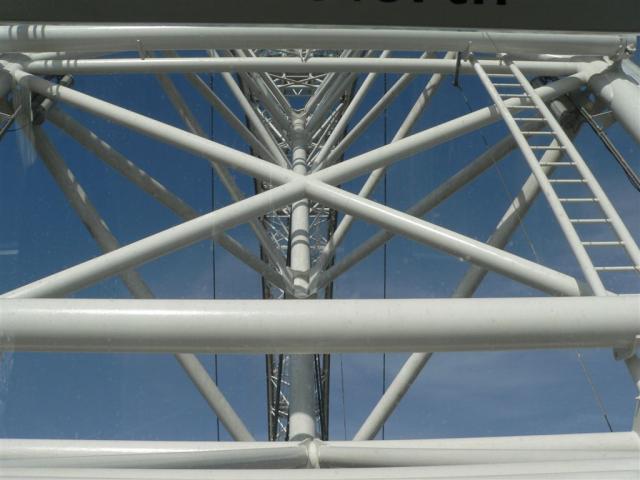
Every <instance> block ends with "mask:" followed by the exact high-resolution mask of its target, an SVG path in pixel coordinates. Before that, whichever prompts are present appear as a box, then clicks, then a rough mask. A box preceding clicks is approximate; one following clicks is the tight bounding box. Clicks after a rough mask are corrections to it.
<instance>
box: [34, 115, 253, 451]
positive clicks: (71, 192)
mask: <svg viewBox="0 0 640 480" xmlns="http://www.w3.org/2000/svg"><path fill="white" fill-rule="evenodd" d="M34 143H35V146H36V150H37V151H38V153H39V155H40V157H41V158H42V160H43V162H44V163H45V165H46V166H47V168H48V169H49V171H50V172H51V174H52V175H53V177H54V179H55V180H56V183H57V184H58V185H59V187H60V189H61V190H62V191H63V193H64V195H65V197H66V198H67V200H68V201H69V203H70V205H71V207H72V208H73V209H74V211H75V212H76V214H77V215H78V217H79V218H80V219H81V220H82V223H83V224H84V225H85V227H86V228H87V230H88V231H89V233H90V234H91V236H92V237H93V238H94V239H95V240H96V243H97V244H98V246H99V247H100V249H101V250H102V251H103V252H105V253H106V252H111V251H114V250H116V249H118V248H120V245H119V243H118V241H117V239H116V238H115V236H114V235H113V234H112V233H111V231H110V230H109V227H108V226H107V224H106V223H105V221H104V220H103V219H102V218H101V217H100V215H99V213H98V211H97V210H96V209H95V207H94V206H93V203H92V202H91V200H90V199H89V197H88V196H87V195H86V193H85V192H84V189H83V188H82V186H81V185H80V184H79V183H78V182H77V181H76V180H75V176H74V175H73V172H72V171H71V170H69V168H68V167H67V165H66V163H65V162H64V160H63V159H62V157H60V155H59V153H58V152H57V150H56V149H55V147H54V146H53V144H52V143H51V141H50V140H49V138H48V137H47V135H46V134H45V133H44V132H43V131H42V130H41V128H40V127H36V128H35V129H34ZM121 278H122V281H123V282H124V284H125V286H126V287H127V289H128V290H129V291H130V292H131V294H132V295H133V296H134V297H135V298H138V299H144V298H146V299H152V298H154V295H153V293H152V292H151V289H150V288H149V287H148V285H147V284H146V283H145V282H144V280H143V279H142V277H141V276H140V275H139V274H138V272H136V271H135V270H130V271H127V272H123V273H122V275H121ZM176 359H177V360H178V362H179V363H180V365H182V367H183V369H184V370H185V372H186V373H187V375H189V377H190V378H191V380H192V381H193V382H194V384H195V385H196V387H197V388H198V390H199V391H200V393H201V394H202V396H203V397H204V398H205V399H206V401H207V403H209V405H210V406H211V408H212V409H213V410H214V411H215V413H216V415H217V416H218V418H219V419H220V421H221V422H222V424H223V425H224V426H225V428H226V429H227V430H228V431H229V433H230V434H231V436H232V437H233V438H234V439H236V440H239V441H251V440H253V436H252V435H251V434H250V433H249V431H248V430H247V428H246V427H245V425H244V423H243V422H242V420H241V419H240V417H239V416H238V415H237V414H236V412H235V410H234V409H233V408H232V407H231V405H230V404H229V402H227V400H226V398H225V397H224V395H223V394H222V392H221V391H220V390H219V389H218V386H217V385H216V384H215V383H214V382H213V381H212V380H211V377H210V376H209V373H208V372H207V371H206V370H205V368H204V367H203V366H202V364H201V363H200V360H198V358H197V357H196V356H195V355H191V354H176Z"/></svg>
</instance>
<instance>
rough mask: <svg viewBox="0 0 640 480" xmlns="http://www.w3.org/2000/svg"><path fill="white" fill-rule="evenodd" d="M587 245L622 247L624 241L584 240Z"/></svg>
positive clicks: (583, 243)
mask: <svg viewBox="0 0 640 480" xmlns="http://www.w3.org/2000/svg"><path fill="white" fill-rule="evenodd" d="M582 245H584V246H585V247H620V246H622V245H624V242H615V241H611V242H582Z"/></svg>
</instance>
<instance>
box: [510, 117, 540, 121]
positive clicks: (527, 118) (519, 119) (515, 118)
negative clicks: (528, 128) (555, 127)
mask: <svg viewBox="0 0 640 480" xmlns="http://www.w3.org/2000/svg"><path fill="white" fill-rule="evenodd" d="M513 119H514V120H515V121H516V122H546V121H547V119H546V118H542V117H513Z"/></svg>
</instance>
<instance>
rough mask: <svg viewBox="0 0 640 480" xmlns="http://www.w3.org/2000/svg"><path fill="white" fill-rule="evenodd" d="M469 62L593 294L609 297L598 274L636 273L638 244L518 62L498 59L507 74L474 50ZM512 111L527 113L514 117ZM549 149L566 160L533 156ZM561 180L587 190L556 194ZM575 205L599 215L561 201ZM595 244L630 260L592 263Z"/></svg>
mask: <svg viewBox="0 0 640 480" xmlns="http://www.w3.org/2000/svg"><path fill="white" fill-rule="evenodd" d="M469 60H470V62H471V63H472V65H473V68H474V70H475V72H476V73H477V75H478V77H479V78H480V81H481V82H482V84H483V85H484V87H485V88H486V90H487V92H488V93H489V95H490V97H491V99H492V100H493V102H494V103H495V106H496V108H497V109H498V111H499V113H500V115H501V117H502V118H503V120H504V122H505V123H506V125H507V127H508V128H509V131H510V132H511V134H512V135H513V137H514V139H515V140H516V142H517V144H518V147H519V148H520V150H521V151H522V154H523V155H524V158H525V160H526V161H527V163H528V165H529V167H530V168H531V171H532V173H533V175H534V177H535V178H536V180H537V181H538V184H539V185H540V189H541V191H542V193H543V194H544V196H545V197H546V199H547V201H548V203H549V206H550V207H551V210H552V212H553V214H554V216H555V217H556V219H557V221H558V223H559V225H560V228H561V229H562V231H563V233H564V235H565V237H566V238H567V241H568V242H569V245H570V247H571V250H572V251H573V253H574V255H575V257H576V259H577V261H578V264H579V266H580V269H581V270H582V272H583V274H584V276H585V279H586V281H587V283H588V284H589V286H590V287H591V289H592V291H593V294H594V295H597V296H604V295H609V292H608V291H607V289H606V288H605V286H604V284H603V281H602V278H601V273H604V272H627V271H630V272H636V273H640V250H639V249H638V245H637V244H636V242H635V240H634V239H633V237H632V236H631V234H630V233H629V230H628V229H627V227H626V226H625V224H624V222H623V221H622V219H621V218H620V216H619V215H618V212H617V211H616V209H615V208H614V206H613V205H612V203H611V201H610V200H609V199H608V197H607V195H606V194H605V192H604V190H603V189H602V187H601V186H600V184H599V183H598V181H597V180H596V178H595V176H594V175H593V173H592V172H591V170H590V169H589V167H588V166H587V164H586V162H585V161H584V159H583V158H582V156H581V155H580V153H579V152H578V150H577V149H576V148H575V146H574V145H573V142H572V141H571V139H570V138H569V137H568V136H567V134H566V133H565V132H564V129H563V128H562V127H561V126H560V123H559V122H558V120H557V119H556V118H555V116H554V115H553V113H552V112H551V111H550V110H549V108H548V107H547V106H546V104H545V103H544V101H543V100H542V98H540V96H539V95H538V94H537V93H536V91H535V89H534V88H533V86H532V85H531V83H529V81H528V80H527V78H526V77H525V75H524V74H523V73H522V72H521V71H520V69H519V68H518V67H517V65H516V64H515V63H514V62H513V61H512V60H510V59H509V58H508V57H506V56H503V57H501V61H502V62H504V64H505V65H506V66H507V67H508V69H509V70H510V72H511V73H500V74H488V73H487V72H486V71H485V69H484V68H483V67H482V65H481V64H480V62H478V61H477V60H476V59H475V57H474V56H473V54H470V55H469ZM516 112H525V113H522V114H519V116H514V114H515V113H516ZM526 112H530V113H531V114H532V115H533V116H531V117H529V116H527V114H526ZM524 122H526V123H529V122H540V123H541V125H540V126H541V128H540V130H537V131H522V129H521V128H520V125H521V124H523V123H524ZM528 137H529V138H532V139H533V138H538V139H544V138H548V139H549V143H548V144H547V142H546V141H545V142H544V143H545V144H544V145H532V144H531V143H530V142H529V140H528ZM549 151H561V152H562V153H563V154H564V155H566V160H567V161H564V160H565V159H564V158H562V159H561V160H563V161H559V160H558V161H554V162H545V161H543V160H542V159H540V158H538V157H537V155H536V154H537V153H542V154H543V155H544V153H546V152H549ZM557 167H563V168H566V169H570V171H571V174H572V177H573V178H569V179H565V178H562V179H557V178H552V174H553V172H554V171H555V169H556V168H557ZM564 184H580V185H584V186H585V187H586V190H587V191H588V194H587V196H580V197H567V196H565V195H563V196H560V194H559V192H560V189H561V185H564ZM556 188H557V190H556ZM576 203H583V204H584V203H588V204H593V205H597V206H598V207H599V211H600V212H601V215H598V216H597V217H596V218H571V217H570V216H569V214H568V213H567V211H566V209H565V205H567V204H576ZM578 224H601V225H603V226H604V227H606V228H607V229H608V230H609V231H610V233H609V235H610V234H611V233H613V238H612V239H611V240H606V241H585V240H583V239H582V238H581V237H580V235H579V234H578V231H577V230H576V228H575V225H578ZM599 247H611V248H621V249H624V251H625V252H626V254H627V257H628V258H629V259H630V264H629V265H622V266H611V265H609V266H595V265H594V264H593V261H592V259H591V256H590V254H589V251H588V249H592V248H599Z"/></svg>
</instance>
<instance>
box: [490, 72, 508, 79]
mask: <svg viewBox="0 0 640 480" xmlns="http://www.w3.org/2000/svg"><path fill="white" fill-rule="evenodd" d="M487 77H496V78H513V77H515V75H514V74H513V73H487Z"/></svg>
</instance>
